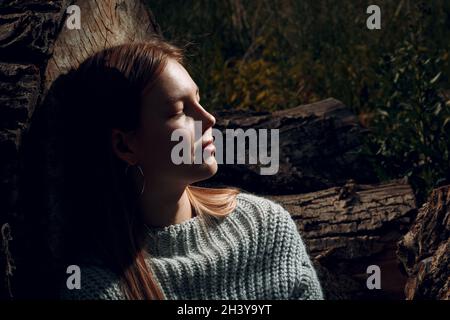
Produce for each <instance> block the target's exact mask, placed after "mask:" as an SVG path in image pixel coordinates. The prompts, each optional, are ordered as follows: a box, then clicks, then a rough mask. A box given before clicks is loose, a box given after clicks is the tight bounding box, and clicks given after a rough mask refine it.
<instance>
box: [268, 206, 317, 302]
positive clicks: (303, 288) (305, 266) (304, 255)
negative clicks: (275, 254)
mask: <svg viewBox="0 0 450 320" xmlns="http://www.w3.org/2000/svg"><path fill="white" fill-rule="evenodd" d="M275 206H276V208H277V211H279V214H281V216H282V217H283V220H284V221H285V223H286V224H287V226H286V229H287V232H288V234H289V236H288V237H287V239H289V242H290V243H287V244H286V245H287V246H290V247H291V248H293V251H292V252H293V255H292V256H291V257H290V263H291V265H292V266H293V270H294V272H293V277H294V287H293V289H292V291H291V294H290V297H289V300H323V299H324V297H323V292H322V287H321V285H320V282H319V278H318V276H317V273H316V271H315V268H314V266H313V264H312V262H311V259H310V257H309V255H308V252H307V250H306V246H305V244H304V242H303V239H302V237H301V235H300V233H299V232H298V230H297V226H296V224H295V222H294V220H293V219H292V217H291V214H290V213H289V212H288V211H286V210H285V209H284V208H283V207H282V206H281V205H280V204H278V203H276V204H275Z"/></svg>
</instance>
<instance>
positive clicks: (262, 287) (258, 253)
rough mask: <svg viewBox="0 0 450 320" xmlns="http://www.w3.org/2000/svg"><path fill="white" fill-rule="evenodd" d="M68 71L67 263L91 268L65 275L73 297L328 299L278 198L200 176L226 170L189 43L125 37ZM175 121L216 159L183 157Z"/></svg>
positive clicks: (68, 292)
mask: <svg viewBox="0 0 450 320" xmlns="http://www.w3.org/2000/svg"><path fill="white" fill-rule="evenodd" d="M63 77H64V78H65V83H66V84H67V88H68V89H67V90H65V91H64V100H65V103H64V104H63V105H62V108H63V114H64V122H63V129H64V135H63V138H64V146H65V150H64V173H63V175H64V201H63V212H64V213H65V214H66V215H67V216H66V219H65V221H66V227H65V232H64V235H65V236H64V241H63V243H64V264H65V266H63V269H64V271H65V270H66V269H65V268H67V266H68V265H77V266H79V267H80V270H81V287H80V288H79V289H77V288H73V289H71V288H68V286H67V283H66V279H67V277H69V275H67V274H65V273H64V277H63V278H62V282H61V283H62V292H61V293H62V298H63V299H322V298H323V296H322V290H321V286H320V284H319V282H318V279H317V276H316V272H315V270H314V268H313V266H312V264H311V261H310V259H309V257H308V255H307V251H306V250H305V246H304V244H303V242H302V239H301V237H300V235H299V233H298V232H297V229H296V226H295V223H294V222H293V220H292V219H291V216H290V214H289V213H288V212H287V211H285V210H284V209H283V208H282V207H281V206H280V205H279V204H277V203H275V202H272V201H270V200H267V199H264V198H262V197H258V196H256V195H253V194H250V193H245V192H240V190H238V189H235V188H227V189H212V188H200V187H194V186H192V185H191V184H192V183H194V182H196V181H201V180H204V179H207V178H209V177H211V176H213V175H214V174H215V173H216V171H217V162H216V161H215V159H214V147H213V146H212V145H211V142H212V127H213V125H214V123H215V118H214V117H213V116H212V115H211V114H210V113H208V112H207V111H206V110H205V109H204V108H203V107H202V105H201V103H200V94H199V89H198V87H197V86H196V84H195V82H194V81H193V80H192V79H191V77H190V76H189V74H188V72H187V71H186V69H185V68H184V67H183V64H182V52H181V51H180V49H178V48H176V47H174V46H173V45H171V44H169V43H167V42H165V41H163V40H160V39H153V40H151V41H148V42H145V43H130V44H124V45H120V46H116V47H112V48H109V49H106V50H103V51H101V52H98V53H96V54H94V55H93V56H91V57H90V58H88V59H87V60H86V61H85V62H83V63H82V64H81V65H80V67H79V68H77V69H76V70H72V71H71V72H69V73H68V74H67V75H65V76H63ZM194 121H201V123H202V131H203V132H202V137H201V138H200V139H197V140H196V138H195V135H194ZM174 130H179V132H182V133H183V136H184V137H185V138H187V139H189V142H190V145H191V151H192V154H193V153H194V152H195V150H197V148H202V149H205V148H208V149H209V150H210V157H212V159H211V160H212V161H205V162H203V163H202V164H180V165H175V164H174V163H173V161H172V160H171V151H172V148H173V147H174V146H175V145H176V144H177V143H178V141H172V139H171V134H172V132H173V131H174ZM68 282H69V281H68Z"/></svg>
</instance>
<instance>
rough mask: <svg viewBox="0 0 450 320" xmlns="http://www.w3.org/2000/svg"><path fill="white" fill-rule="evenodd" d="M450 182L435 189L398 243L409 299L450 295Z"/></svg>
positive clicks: (406, 293)
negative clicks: (406, 277) (405, 274)
mask: <svg viewBox="0 0 450 320" xmlns="http://www.w3.org/2000/svg"><path fill="white" fill-rule="evenodd" d="M449 235H450V185H448V186H444V187H440V188H438V189H435V190H434V191H433V192H432V193H431V195H430V197H429V199H428V202H427V203H425V204H424V205H423V206H422V207H421V208H420V210H419V214H418V215H417V219H416V221H415V222H414V225H413V226H412V228H411V230H410V231H409V232H408V233H407V234H406V235H405V236H404V237H403V238H402V240H401V241H400V242H399V245H398V255H399V258H400V260H401V261H402V263H403V266H404V267H405V270H406V272H407V274H408V276H409V278H408V281H407V284H406V287H405V295H406V298H407V299H410V300H412V299H430V300H437V299H445V300H449V299H450V268H449V265H450V240H449Z"/></svg>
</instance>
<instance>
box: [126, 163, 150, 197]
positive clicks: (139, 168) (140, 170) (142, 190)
mask: <svg viewBox="0 0 450 320" xmlns="http://www.w3.org/2000/svg"><path fill="white" fill-rule="evenodd" d="M131 167H134V166H131V165H129V164H128V165H127V167H126V168H125V176H126V177H128V170H129V169H130V168H131ZM136 167H137V169H138V170H139V173H140V175H141V176H142V179H143V180H144V183H143V184H142V188H141V192H139V196H142V194H143V193H144V190H145V175H144V171H143V170H142V168H141V166H140V165H136Z"/></svg>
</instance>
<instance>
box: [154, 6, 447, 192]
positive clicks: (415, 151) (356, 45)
mask: <svg viewBox="0 0 450 320" xmlns="http://www.w3.org/2000/svg"><path fill="white" fill-rule="evenodd" d="M148 3H149V6H150V8H151V9H152V10H153V12H154V14H155V16H156V19H157V21H158V22H159V24H160V25H161V27H162V29H163V32H164V34H165V36H166V37H167V38H168V39H171V40H174V41H175V42H176V43H178V44H179V45H182V46H185V45H187V46H186V52H187V54H188V57H187V61H188V63H189V65H188V69H189V71H190V73H191V75H192V77H193V78H194V80H195V81H196V82H197V83H198V85H199V87H200V89H201V90H202V93H201V95H202V101H204V106H205V107H206V108H207V109H209V110H213V109H223V108H233V109H252V110H276V109H284V108H289V107H293V106H296V105H299V104H302V103H311V102H314V101H317V100H320V99H324V98H327V97H334V98H337V99H339V100H341V101H343V102H344V103H345V104H346V105H347V106H349V107H350V108H351V109H352V110H353V111H354V112H355V113H356V114H357V115H358V116H359V118H360V120H361V123H362V124H363V125H364V126H366V127H368V128H369V129H370V131H371V134H370V137H369V139H368V140H367V141H366V148H365V149H364V152H367V153H369V155H370V156H371V158H373V159H374V162H375V165H376V166H377V169H378V172H379V175H380V178H382V179H390V178H397V177H402V176H405V175H406V176H408V177H409V178H410V181H412V183H413V186H414V187H415V188H416V190H417V194H418V195H419V199H421V197H424V196H425V195H426V193H427V192H428V191H429V189H430V188H431V187H433V186H434V185H435V184H436V183H437V182H438V181H439V180H441V179H443V178H448V177H450V174H449V173H450V170H449V167H450V165H449V161H448V160H449V159H448V157H449V155H448V153H449V131H448V130H449V125H450V120H449V118H448V117H449V108H450V107H449V105H448V98H446V99H445V98H443V97H442V92H443V89H449V87H448V79H449V78H448V77H449V75H450V63H449V58H448V57H449V53H450V41H448V39H450V1H448V0H434V1H421V0H399V1H388V0H380V1H377V3H376V4H377V5H379V6H380V8H381V14H382V16H381V27H382V28H381V30H368V29H367V27H366V19H367V17H368V15H367V14H366V8H367V6H368V5H370V4H374V3H373V1H370V0H354V1H339V3H337V2H336V1H335V0H321V1H317V0H271V1H269V0H258V1H256V0H254V1H252V0H224V1H210V0H193V1H184V0H171V1H167V0H148ZM446 100H447V101H446Z"/></svg>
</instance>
